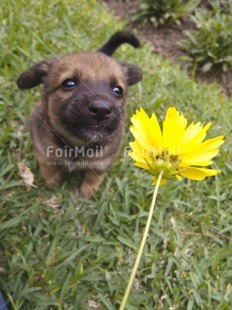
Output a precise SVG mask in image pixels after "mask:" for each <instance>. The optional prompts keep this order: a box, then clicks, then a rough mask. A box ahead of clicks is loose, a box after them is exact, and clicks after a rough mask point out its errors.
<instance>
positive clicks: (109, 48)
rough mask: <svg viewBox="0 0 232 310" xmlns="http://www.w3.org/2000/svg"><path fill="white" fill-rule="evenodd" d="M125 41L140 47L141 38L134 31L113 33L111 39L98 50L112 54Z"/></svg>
mask: <svg viewBox="0 0 232 310" xmlns="http://www.w3.org/2000/svg"><path fill="white" fill-rule="evenodd" d="M123 43H128V44H130V45H132V46H133V47H135V48H139V47H140V42H139V40H138V39H137V38H136V37H135V36H134V35H133V34H132V33H130V32H126V31H119V32H116V33H115V34H114V35H112V37H110V39H109V40H108V41H107V42H106V44H104V45H103V46H102V47H101V48H100V49H99V50H98V52H102V53H104V54H106V55H108V56H112V55H113V53H114V52H115V50H116V49H117V48H118V47H119V46H120V45H121V44H123Z"/></svg>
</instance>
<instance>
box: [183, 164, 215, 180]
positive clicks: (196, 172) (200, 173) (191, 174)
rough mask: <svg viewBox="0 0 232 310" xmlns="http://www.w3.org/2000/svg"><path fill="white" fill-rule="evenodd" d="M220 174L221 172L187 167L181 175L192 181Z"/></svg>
mask: <svg viewBox="0 0 232 310" xmlns="http://www.w3.org/2000/svg"><path fill="white" fill-rule="evenodd" d="M220 172H221V170H213V169H205V168H195V167H187V168H186V169H185V170H184V171H183V172H180V174H181V175H182V176H183V177H186V178H188V179H191V180H204V179H205V178H206V177H209V176H214V175H217V174H218V173H220Z"/></svg>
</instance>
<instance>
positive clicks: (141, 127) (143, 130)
mask: <svg viewBox="0 0 232 310" xmlns="http://www.w3.org/2000/svg"><path fill="white" fill-rule="evenodd" d="M131 122H132V124H133V126H131V127H130V130H131V132H132V134H133V136H134V138H135V140H137V141H139V144H140V145H141V146H142V147H144V148H156V147H159V146H160V145H161V143H162V133H161V129H160V125H159V123H158V121H157V118H156V116H155V114H154V113H153V114H152V116H151V118H149V117H148V115H147V114H146V112H145V111H144V110H143V108H140V110H137V111H136V114H134V115H133V116H132V118H131Z"/></svg>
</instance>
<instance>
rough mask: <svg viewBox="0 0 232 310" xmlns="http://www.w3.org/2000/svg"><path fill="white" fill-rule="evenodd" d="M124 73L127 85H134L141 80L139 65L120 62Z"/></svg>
mask: <svg viewBox="0 0 232 310" xmlns="http://www.w3.org/2000/svg"><path fill="white" fill-rule="evenodd" d="M121 66H122V67H123V70H124V72H125V74H126V78H127V83H128V86H131V85H134V84H136V83H138V82H139V81H141V80H142V71H141V69H139V67H137V66H135V65H131V64H128V63H121Z"/></svg>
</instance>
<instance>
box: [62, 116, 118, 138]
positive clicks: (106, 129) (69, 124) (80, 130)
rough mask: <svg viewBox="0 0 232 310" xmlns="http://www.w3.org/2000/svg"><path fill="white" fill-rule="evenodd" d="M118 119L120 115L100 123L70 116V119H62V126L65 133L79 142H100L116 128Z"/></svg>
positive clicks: (90, 119)
mask: <svg viewBox="0 0 232 310" xmlns="http://www.w3.org/2000/svg"><path fill="white" fill-rule="evenodd" d="M120 119H121V113H119V114H118V113H117V114H114V115H113V116H111V117H110V118H108V119H106V120H101V121H98V120H94V119H92V118H89V117H88V118H87V117H86V118H84V117H83V118H79V117H77V116H76V117H74V115H72V117H68V118H65V119H63V124H64V127H65V129H66V130H67V131H69V132H70V133H71V134H73V135H75V136H76V137H78V138H79V139H81V140H84V141H102V140H104V139H106V138H107V137H108V136H110V135H111V134H112V133H113V132H114V131H115V130H116V129H117V128H118V126H119V123H120Z"/></svg>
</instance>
